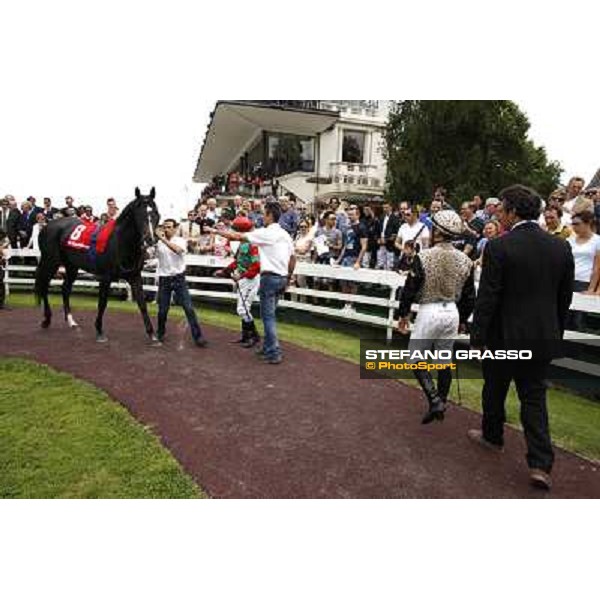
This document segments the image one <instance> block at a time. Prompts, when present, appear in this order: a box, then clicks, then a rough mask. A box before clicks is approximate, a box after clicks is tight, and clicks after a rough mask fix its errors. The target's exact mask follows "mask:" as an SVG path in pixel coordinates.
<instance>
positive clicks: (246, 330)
mask: <svg viewBox="0 0 600 600" xmlns="http://www.w3.org/2000/svg"><path fill="white" fill-rule="evenodd" d="M249 337H250V329H249V327H248V323H246V321H244V319H242V331H241V337H240V339H239V340H232V342H231V343H232V344H245V343H246V342H247V341H248V338H249Z"/></svg>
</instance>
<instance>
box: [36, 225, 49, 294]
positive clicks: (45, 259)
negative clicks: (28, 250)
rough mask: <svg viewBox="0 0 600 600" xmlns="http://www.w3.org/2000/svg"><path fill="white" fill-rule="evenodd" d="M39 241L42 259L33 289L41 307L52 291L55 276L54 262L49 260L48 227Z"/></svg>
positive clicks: (41, 232) (43, 230) (42, 231)
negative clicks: (51, 286) (43, 299)
mask: <svg viewBox="0 0 600 600" xmlns="http://www.w3.org/2000/svg"><path fill="white" fill-rule="evenodd" d="M38 240H39V247H40V253H41V258H40V262H39V263H38V266H37V269H36V270H35V285H34V288H33V293H34V294H35V301H36V303H37V304H38V305H39V304H40V302H41V301H42V298H44V297H45V296H47V294H48V290H49V289H50V280H51V279H52V275H53V274H54V273H52V272H51V265H52V261H51V260H50V259H49V247H48V246H49V244H48V233H47V227H44V228H43V229H42V230H41V231H40V236H39V238H38Z"/></svg>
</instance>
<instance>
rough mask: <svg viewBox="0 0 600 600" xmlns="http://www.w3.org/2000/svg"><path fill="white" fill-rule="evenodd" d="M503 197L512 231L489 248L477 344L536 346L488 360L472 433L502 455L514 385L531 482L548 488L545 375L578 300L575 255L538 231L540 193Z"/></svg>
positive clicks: (508, 192) (476, 319)
mask: <svg viewBox="0 0 600 600" xmlns="http://www.w3.org/2000/svg"><path fill="white" fill-rule="evenodd" d="M499 197H500V200H501V201H502V219H503V225H504V226H505V227H506V229H507V230H510V232H509V233H508V234H506V235H504V236H502V237H500V238H496V239H494V240H491V241H490V242H489V243H488V244H487V245H486V247H485V250H484V254H483V271H482V274H481V280H480V284H479V291H478V296H477V302H476V304H475V312H474V315H473V326H472V330H471V345H472V346H473V347H474V348H488V349H490V350H496V349H520V350H525V349H530V350H531V351H532V352H533V360H504V361H498V360H491V359H484V360H483V361H482V368H483V377H484V385H483V390H482V404H483V418H482V428H481V430H471V431H469V433H468V435H469V438H471V439H472V440H473V441H475V442H478V443H479V444H481V445H482V446H484V447H486V448H488V449H492V450H496V451H500V450H502V447H503V444H504V438H503V430H504V422H505V411H504V404H505V401H506V394H507V392H508V388H509V386H510V382H511V381H512V380H514V381H515V385H516V388H517V393H518V396H519V400H520V403H521V423H522V425H523V431H524V433H525V440H526V442H527V464H528V465H529V469H530V482H531V484H532V485H534V486H536V487H539V488H542V489H546V490H548V489H550V487H551V484H552V482H551V479H550V471H551V470H552V464H553V461H554V453H553V450H552V443H551V440H550V431H549V426H548V411H547V408H546V383H545V378H546V373H547V370H548V366H549V364H550V362H551V360H552V359H553V358H555V357H557V356H559V355H560V343H561V340H562V337H563V333H564V329H565V322H566V318H567V313H568V310H569V306H570V304H571V300H572V296H573V280H574V264H573V256H572V254H571V250H570V247H569V245H568V244H566V243H565V242H564V241H563V240H561V239H559V238H557V237H554V236H552V235H550V234H548V233H546V232H544V231H542V229H540V227H539V226H538V223H537V219H538V217H539V214H540V209H541V200H540V198H539V196H538V195H537V194H536V192H534V191H533V190H531V189H529V188H526V187H525V186H522V185H514V186H511V187H509V188H506V189H505V190H503V191H502V192H501V193H500V195H499Z"/></svg>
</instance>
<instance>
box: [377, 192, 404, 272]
mask: <svg viewBox="0 0 600 600" xmlns="http://www.w3.org/2000/svg"><path fill="white" fill-rule="evenodd" d="M380 223H381V225H380V227H381V234H380V238H379V249H378V250H377V268H378V269H385V270H388V271H389V270H391V269H393V268H394V265H395V262H396V248H395V246H394V243H395V242H396V236H397V235H398V229H400V217H399V216H398V215H395V214H394V213H393V211H392V205H391V203H390V202H384V203H383V214H382V215H381V219H380Z"/></svg>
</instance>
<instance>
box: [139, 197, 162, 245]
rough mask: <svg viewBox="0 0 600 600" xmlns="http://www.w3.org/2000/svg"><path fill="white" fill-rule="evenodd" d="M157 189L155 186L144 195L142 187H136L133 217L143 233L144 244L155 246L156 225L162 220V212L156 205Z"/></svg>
mask: <svg viewBox="0 0 600 600" xmlns="http://www.w3.org/2000/svg"><path fill="white" fill-rule="evenodd" d="M155 197H156V191H155V189H154V188H152V189H151V190H150V194H149V195H147V196H142V194H141V193H140V188H135V202H134V210H133V217H134V220H135V225H136V228H137V230H138V231H139V232H140V233H141V235H142V240H143V243H144V246H153V245H154V244H156V242H157V241H158V240H157V237H156V226H157V225H158V223H159V222H160V214H159V212H158V208H157V207H156V202H155V201H154V198H155Z"/></svg>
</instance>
